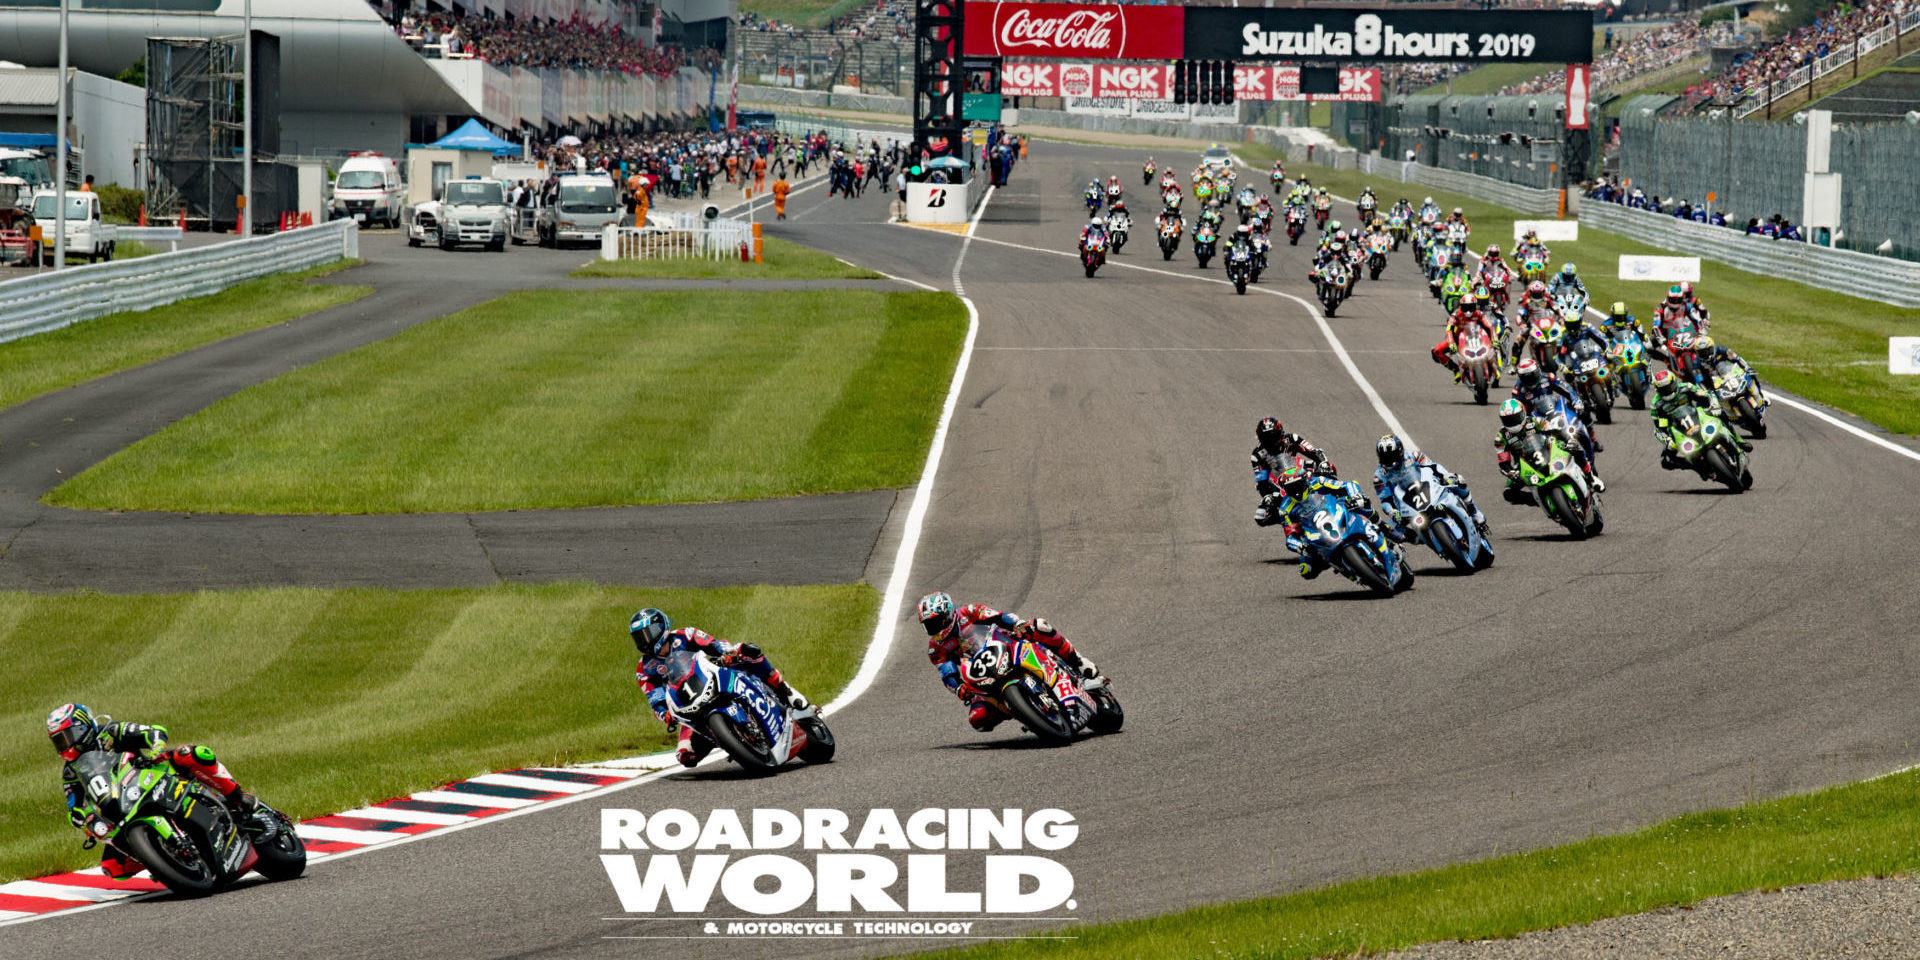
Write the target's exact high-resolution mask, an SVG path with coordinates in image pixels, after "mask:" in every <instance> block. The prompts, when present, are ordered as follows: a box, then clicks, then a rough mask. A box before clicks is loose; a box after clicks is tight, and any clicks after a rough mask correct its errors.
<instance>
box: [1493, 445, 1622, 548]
mask: <svg viewBox="0 0 1920 960" xmlns="http://www.w3.org/2000/svg"><path fill="white" fill-rule="evenodd" d="M1517 452H1518V453H1519V456H1518V457H1516V458H1515V459H1517V460H1518V461H1519V464H1520V484H1519V485H1518V486H1517V487H1514V488H1510V491H1509V497H1508V499H1516V498H1517V499H1518V500H1519V502H1526V501H1527V500H1529V499H1531V500H1532V501H1533V502H1534V503H1536V504H1539V505H1540V507H1541V508H1542V509H1544V510H1546V511H1547V516H1548V517H1550V518H1551V519H1552V520H1553V522H1555V523H1558V524H1559V525H1561V526H1563V527H1565V528H1567V533H1569V534H1571V535H1572V536H1573V538H1574V539H1575V540H1585V539H1587V538H1588V537H1592V536H1598V535H1599V534H1600V531H1601V529H1602V528H1603V527H1605V526H1606V521H1605V520H1604V519H1602V518H1601V516H1600V497H1599V495H1598V494H1596V493H1594V491H1593V489H1592V488H1591V487H1589V486H1588V485H1587V477H1586V474H1585V473H1583V472H1582V471H1581V470H1580V464H1579V463H1577V462H1576V461H1575V460H1574V459H1573V452H1572V451H1571V450H1569V449H1567V447H1566V445H1565V444H1563V443H1561V442H1560V439H1559V438H1558V437H1555V436H1553V435H1551V434H1548V433H1543V432H1539V431H1535V432H1533V433H1530V434H1528V435H1527V436H1526V437H1524V438H1522V439H1521V441H1520V449H1519V450H1518V451H1517Z"/></svg>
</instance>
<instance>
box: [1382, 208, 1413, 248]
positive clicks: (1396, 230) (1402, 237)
mask: <svg viewBox="0 0 1920 960" xmlns="http://www.w3.org/2000/svg"><path fill="white" fill-rule="evenodd" d="M1410 232H1411V231H1409V230H1408V229H1407V215H1406V214H1404V213H1400V212H1398V211H1396V212H1394V213H1389V214H1387V234H1388V235H1389V236H1391V237H1393V250H1394V252H1395V253H1398V252H1400V245H1401V244H1403V243H1406V242H1407V238H1408V234H1409V233H1410Z"/></svg>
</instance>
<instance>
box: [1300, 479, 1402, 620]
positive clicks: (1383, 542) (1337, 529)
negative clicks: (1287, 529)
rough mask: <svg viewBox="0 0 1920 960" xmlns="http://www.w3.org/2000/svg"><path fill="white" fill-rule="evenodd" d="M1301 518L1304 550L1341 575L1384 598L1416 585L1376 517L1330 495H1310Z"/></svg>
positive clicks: (1396, 547)
mask: <svg viewBox="0 0 1920 960" xmlns="http://www.w3.org/2000/svg"><path fill="white" fill-rule="evenodd" d="M1299 516H1301V517H1302V518H1303V522H1302V523H1301V524H1300V527H1301V537H1302V539H1303V540H1304V543H1303V544H1302V549H1304V550H1311V551H1313V552H1314V554H1316V555H1318V556H1319V557H1321V558H1322V559H1324V560H1326V561H1327V563H1328V564H1329V565H1330V566H1332V567H1333V569H1335V570H1337V571H1339V572H1340V575H1341V576H1343V577H1346V578H1347V579H1348V580H1352V581H1353V582H1354V583H1357V584H1359V585H1361V586H1363V587H1366V588H1368V589H1370V590H1372V591H1373V592H1375V593H1378V594H1380V595H1382V596H1392V595H1394V594H1396V593H1399V592H1400V591H1402V590H1405V589H1407V588H1408V587H1411V586H1413V569H1412V568H1410V567H1408V566H1407V560H1406V558H1405V557H1403V556H1401V555H1400V548H1399V546H1398V545H1396V544H1395V543H1394V542H1393V541H1391V540H1389V539H1387V537H1386V535H1385V534H1383V533H1381V532H1380V528H1379V527H1378V526H1377V525H1375V524H1374V522H1373V518H1372V517H1369V516H1367V515H1366V514H1363V513H1358V512H1355V511H1354V510H1352V509H1350V508H1348V506H1347V504H1346V502H1345V501H1343V500H1341V499H1340V498H1339V497H1336V496H1333V495H1331V494H1326V493H1311V494H1308V495H1307V498H1306V502H1305V503H1304V504H1303V507H1302V510H1301V512H1300V514H1299Z"/></svg>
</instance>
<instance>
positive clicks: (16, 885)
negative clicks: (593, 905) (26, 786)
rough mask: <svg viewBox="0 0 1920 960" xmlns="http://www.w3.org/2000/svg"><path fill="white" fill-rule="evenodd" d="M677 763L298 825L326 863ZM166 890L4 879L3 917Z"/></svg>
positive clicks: (498, 779)
mask: <svg viewBox="0 0 1920 960" xmlns="http://www.w3.org/2000/svg"><path fill="white" fill-rule="evenodd" d="M671 763H673V755H672V754H656V755H653V756H646V757H633V758H629V759H626V760H616V761H613V762H612V763H608V764H595V765H592V766H577V767H523V768H521V769H518V770H508V771H505V772H503V773H489V774H483V775H481V776H478V777H474V778H473V779H471V780H462V781H460V782H458V783H449V784H447V785H446V786H443V787H441V788H439V789H437V790H422V791H420V792H419V793H416V794H413V795H411V796H407V797H400V798H397V799H393V800H388V801H386V802H385V803H377V804H374V805H373V806H370V807H360V808H358V809H355V810H348V811H346V812H344V813H336V814H333V815H332V816H326V817H319V818H316V819H313V820H308V821H306V822H304V823H302V824H300V825H299V826H298V827H296V828H295V830H296V831H297V832H298V833H299V834H300V837H301V839H303V840H305V841H306V843H307V857H308V862H309V863H318V862H321V861H324V860H326V859H328V858H330V857H332V856H336V855H338V854H342V853H345V852H347V851H349V850H358V849H361V848H362V847H371V846H376V845H378V844H382V843H391V842H393V841H395V840H400V839H402V838H405V837H411V836H415V835H418V834H422V833H431V832H433V831H435V830H439V829H441V828H443V827H450V826H454V825H456V824H463V823H471V822H473V821H475V820H479V819H482V818H485V817H491V816H494V815H496V814H501V813H505V812H507V811H509V810H519V809H522V808H525V807H532V806H538V805H540V804H543V803H550V802H552V801H555V800H563V799H565V798H567V797H571V796H573V795H575V794H579V793H586V792H587V791H590V790H598V789H600V788H602V787H608V786H612V785H614V784H618V783H624V782H626V781H629V780H633V779H636V778H639V777H642V776H645V775H647V774H648V773H651V772H653V771H654V770H657V769H660V768H662V767H663V766H665V765H668V764H671ZM164 889H165V888H163V887H162V886H160V884H158V883H156V882H154V881H153V880H150V879H148V878H147V875H146V873H144V872H142V873H141V874H139V875H138V876H136V877H135V878H133V879H131V880H115V879H113V878H112V877H109V876H107V875H106V874H104V873H102V872H101V870H100V868H99V867H92V868H89V869H86V870H80V871H76V872H74V873H63V874H58V875H56V876H51V877H40V878H39V879H36V880H18V881H15V882H13V883H9V884H5V885H0V924H5V923H11V922H17V921H21V920H29V919H35V918H38V917H43V916H45V915H47V914H51V913H58V912H60V911H62V910H72V909H75V908H78V907H86V906H92V905H93V904H96V903H105V902H108V901H112V900H125V899H129V898H132V897H138V896H142V895H146V894H153V893H157V892H159V891H161V890H164Z"/></svg>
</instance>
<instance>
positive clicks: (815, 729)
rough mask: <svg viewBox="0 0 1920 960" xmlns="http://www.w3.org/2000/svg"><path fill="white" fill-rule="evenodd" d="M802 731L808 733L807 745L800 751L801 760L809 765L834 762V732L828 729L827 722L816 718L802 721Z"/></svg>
mask: <svg viewBox="0 0 1920 960" xmlns="http://www.w3.org/2000/svg"><path fill="white" fill-rule="evenodd" d="M800 729H802V730H805V731H806V732H807V745H806V747H805V749H802V750H801V751H800V759H802V760H805V761H806V762H808V763H827V762H830V761H831V760H833V731H832V730H829V729H827V722H826V721H825V720H822V719H820V718H819V717H814V718H813V719H811V720H802V721H800Z"/></svg>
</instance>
